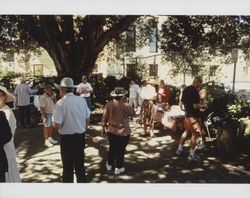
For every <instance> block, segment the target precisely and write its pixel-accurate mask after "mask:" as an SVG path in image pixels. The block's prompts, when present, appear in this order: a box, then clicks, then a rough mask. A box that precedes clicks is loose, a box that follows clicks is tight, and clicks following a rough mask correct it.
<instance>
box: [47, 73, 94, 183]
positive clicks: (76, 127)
mask: <svg viewBox="0 0 250 198" xmlns="http://www.w3.org/2000/svg"><path fill="white" fill-rule="evenodd" d="M55 86H56V88H58V89H60V95H61V97H62V98H61V99H60V100H59V101H58V102H57V103H56V105H55V109H54V113H53V115H52V122H53V126H54V127H55V128H56V129H58V132H59V133H60V134H61V145H60V146H61V157H62V164H63V174H62V182H64V183H73V178H74V177H73V173H74V170H75V173H76V178H77V182H81V183H83V182H86V176H85V168H84V144H85V132H86V129H87V125H88V123H89V117H90V110H89V108H88V106H87V103H86V101H85V100H84V99H83V98H82V97H80V96H76V95H74V94H73V91H74V88H75V87H76V86H74V83H73V80H72V78H67V77H65V78H63V79H62V80H61V83H60V85H57V84H55Z"/></svg>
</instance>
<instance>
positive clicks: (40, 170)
mask: <svg viewBox="0 0 250 198" xmlns="http://www.w3.org/2000/svg"><path fill="white" fill-rule="evenodd" d="M132 131H133V134H132V136H131V140H130V143H129V145H128V147H127V152H126V155H125V166H126V173H124V174H122V175H119V176H116V175H114V173H113V172H107V171H106V170H105V163H106V158H107V148H108V147H107V146H108V142H107V138H105V137H102V136H101V126H100V123H97V124H95V125H91V126H90V128H89V130H88V132H87V136H86V138H87V140H86V149H85V156H86V157H85V159H86V160H85V166H86V172H87V174H88V180H89V182H91V183H117V182H118V183H250V158H249V155H248V154H244V153H240V154H237V155H236V156H234V157H231V158H227V159H225V158H223V159H222V158H221V157H219V156H218V155H217V152H216V149H215V146H214V145H215V142H214V141H210V142H208V147H209V149H208V150H207V151H205V152H204V156H203V158H202V161H201V162H189V161H188V160H187V157H178V156H176V155H175V150H176V148H177V145H178V139H179V136H180V134H173V133H170V132H167V131H164V130H163V129H162V128H161V127H156V129H155V136H154V137H153V138H150V137H145V136H143V129H142V127H141V126H138V125H137V124H135V123H134V122H132ZM54 135H55V138H56V139H58V140H59V135H58V134H56V133H55V134H54ZM43 143H44V142H43V128H42V126H38V127H36V128H32V129H29V130H27V129H18V130H17V132H16V136H15V144H16V151H17V162H18V167H19V169H20V174H21V178H22V181H23V182H39V183H40V182H42V183H43V182H60V178H61V172H62V163H61V157H60V147H59V145H56V146H54V147H52V148H46V147H44V145H43Z"/></svg>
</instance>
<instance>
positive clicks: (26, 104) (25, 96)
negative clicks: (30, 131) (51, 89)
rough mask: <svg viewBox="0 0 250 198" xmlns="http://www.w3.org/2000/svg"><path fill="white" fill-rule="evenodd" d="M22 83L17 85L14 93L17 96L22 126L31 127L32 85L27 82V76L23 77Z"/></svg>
mask: <svg viewBox="0 0 250 198" xmlns="http://www.w3.org/2000/svg"><path fill="white" fill-rule="evenodd" d="M20 81H21V83H20V84H19V85H17V86H16V88H15V91H14V95H15V96H16V98H17V106H18V111H19V116H20V125H21V128H29V127H30V118H31V114H30V94H31V93H32V91H31V89H30V87H29V86H28V85H27V84H26V78H21V80H20Z"/></svg>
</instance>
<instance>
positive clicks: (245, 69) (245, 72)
mask: <svg viewBox="0 0 250 198" xmlns="http://www.w3.org/2000/svg"><path fill="white" fill-rule="evenodd" d="M243 74H244V75H245V76H247V75H248V66H245V67H243Z"/></svg>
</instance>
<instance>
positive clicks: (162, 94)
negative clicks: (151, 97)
mask: <svg viewBox="0 0 250 198" xmlns="http://www.w3.org/2000/svg"><path fill="white" fill-rule="evenodd" d="M169 96H170V91H169V88H168V86H167V85H165V83H164V80H161V81H160V83H159V86H158V89H157V102H159V103H164V104H166V103H168V101H169Z"/></svg>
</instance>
